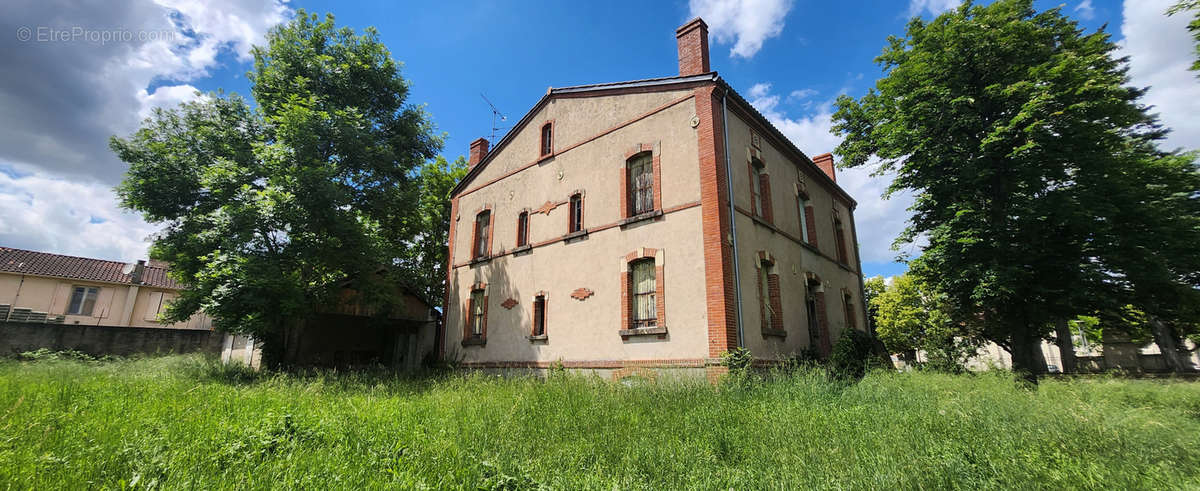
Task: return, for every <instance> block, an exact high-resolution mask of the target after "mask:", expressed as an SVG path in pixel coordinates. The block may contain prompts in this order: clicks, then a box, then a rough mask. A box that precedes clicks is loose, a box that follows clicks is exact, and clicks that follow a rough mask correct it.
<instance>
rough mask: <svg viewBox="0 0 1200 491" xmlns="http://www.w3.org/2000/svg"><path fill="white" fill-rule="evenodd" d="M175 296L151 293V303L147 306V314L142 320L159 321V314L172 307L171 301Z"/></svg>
mask: <svg viewBox="0 0 1200 491" xmlns="http://www.w3.org/2000/svg"><path fill="white" fill-rule="evenodd" d="M173 298H174V295H171V294H169V293H163V292H151V293H150V297H149V302H148V303H147V304H146V313H145V315H143V316H142V320H147V321H157V320H158V314H160V313H162V312H163V311H165V310H166V308H167V306H169V305H171V300H172V299H173Z"/></svg>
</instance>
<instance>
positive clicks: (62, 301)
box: [50, 283, 74, 314]
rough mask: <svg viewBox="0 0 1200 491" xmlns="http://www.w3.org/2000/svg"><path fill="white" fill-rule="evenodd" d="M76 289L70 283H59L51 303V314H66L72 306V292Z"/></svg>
mask: <svg viewBox="0 0 1200 491" xmlns="http://www.w3.org/2000/svg"><path fill="white" fill-rule="evenodd" d="M73 291H74V288H72V286H71V284H70V283H59V284H58V289H57V290H55V292H54V300H53V301H52V303H51V305H50V313H51V314H66V313H67V307H70V306H71V293H72V292H73Z"/></svg>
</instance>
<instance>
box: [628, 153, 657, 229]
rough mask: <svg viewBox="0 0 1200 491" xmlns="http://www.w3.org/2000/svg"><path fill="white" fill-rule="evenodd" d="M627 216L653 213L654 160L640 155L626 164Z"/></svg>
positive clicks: (648, 156) (647, 155)
mask: <svg viewBox="0 0 1200 491" xmlns="http://www.w3.org/2000/svg"><path fill="white" fill-rule="evenodd" d="M628 168H629V180H628V182H629V214H630V216H636V215H641V214H642V213H649V212H651V211H654V159H653V157H652V156H651V155H650V153H641V154H638V155H637V156H635V157H633V159H631V160H630V161H629V163H628Z"/></svg>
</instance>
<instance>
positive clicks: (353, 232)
mask: <svg viewBox="0 0 1200 491" xmlns="http://www.w3.org/2000/svg"><path fill="white" fill-rule="evenodd" d="M252 53H253V56H254V69H253V70H252V71H251V72H250V73H248V74H247V76H248V78H249V80H250V82H251V90H252V93H253V95H254V101H255V103H256V104H257V107H252V106H251V105H250V104H249V103H248V102H247V101H246V100H245V99H243V98H241V97H239V96H237V95H236V94H232V95H226V94H224V93H221V92H217V93H212V94H208V95H205V96H202V97H200V98H198V99H197V100H195V101H192V102H189V103H186V104H183V105H181V106H180V107H178V108H176V109H169V110H157V111H155V112H154V114H153V116H152V117H150V118H149V119H147V120H146V121H145V122H144V123H143V125H142V127H141V128H140V129H139V130H138V131H137V132H135V133H134V134H133V135H131V136H129V137H127V138H117V137H114V138H112V140H111V142H110V146H111V147H112V149H113V151H115V152H116V153H117V155H118V156H119V157H120V158H121V159H122V160H124V161H125V162H128V163H129V171H128V174H127V175H126V177H125V179H124V181H123V182H122V183H121V184H120V186H119V187H118V188H117V193H118V195H119V197H120V199H121V204H122V205H123V206H125V207H127V208H130V209H133V210H137V211H139V212H141V213H142V214H143V216H144V217H145V218H146V219H147V220H149V221H151V222H153V223H158V224H161V225H163V226H164V229H163V231H162V232H161V233H160V234H159V235H158V236H157V237H155V240H154V244H153V246H152V249H151V256H152V257H155V258H159V259H164V260H167V261H170V262H171V263H172V268H171V271H172V273H171V274H172V275H174V276H175V277H176V278H177V279H178V280H180V281H182V282H183V283H185V284H187V285H188V289H187V290H186V291H184V292H183V293H182V295H181V297H180V299H179V300H178V301H177V302H175V304H174V305H173V306H172V307H171V308H170V309H169V311H168V314H167V315H168V317H170V318H172V319H176V320H178V319H184V318H187V317H188V316H190V315H192V314H193V313H195V312H197V311H199V310H201V309H203V310H205V311H207V312H208V313H209V314H211V315H212V316H213V318H214V321H215V323H216V326H217V327H218V328H220V329H223V330H228V331H232V332H242V333H251V334H254V335H256V336H257V337H260V339H268V340H270V339H272V336H274V335H278V334H279V331H280V330H281V329H283V328H285V327H286V326H288V325H289V323H290V322H291V321H292V320H294V319H297V318H299V317H301V316H303V315H305V314H307V313H310V312H311V311H312V310H313V309H314V306H316V305H319V304H321V303H322V302H327V301H328V300H329V299H330V298H331V296H332V294H333V293H334V292H335V291H336V290H338V289H339V288H341V287H342V286H350V287H352V288H355V289H357V290H359V291H360V292H364V293H367V294H369V297H368V298H367V299H366V300H367V301H369V302H372V303H374V304H377V305H379V306H380V307H381V308H379V309H378V311H380V312H386V311H387V307H388V303H389V300H391V299H393V298H394V297H395V295H394V293H395V292H396V291H397V290H396V288H398V287H400V286H402V285H405V284H410V285H411V284H419V283H421V280H420V279H419V278H415V276H414V272H413V271H411V270H406V269H404V268H397V267H394V266H396V265H397V264H400V259H402V258H404V257H406V256H409V255H411V252H410V249H412V248H413V247H414V244H418V243H420V237H421V236H422V234H424V233H426V230H427V229H426V227H428V226H429V224H430V219H428V217H425V216H423V215H422V212H423V211H426V210H425V207H423V206H413V204H414V203H419V202H421V194H422V188H421V186H420V185H418V184H419V179H420V177H422V173H421V172H420V170H419V169H420V166H421V165H422V164H423V163H424V162H426V161H427V160H429V159H431V158H433V157H434V155H435V153H436V152H437V150H438V149H439V148H440V146H441V137H440V136H439V135H436V134H435V133H434V129H433V125H432V123H431V122H430V120H429V118H428V115H427V114H425V112H424V111H423V110H422V109H421V108H420V107H417V106H413V105H411V104H408V103H407V102H406V100H407V97H408V82H407V81H405V80H404V79H403V78H402V77H401V75H400V66H399V64H398V63H397V62H396V61H394V60H392V58H391V56H390V54H389V53H388V50H387V49H386V47H384V45H383V44H382V43H381V42H380V41H379V39H378V34H377V33H376V32H375V30H374V29H371V28H368V29H367V30H366V32H365V33H364V34H361V35H358V34H355V33H354V32H353V31H352V30H351V29H349V28H345V27H343V28H337V27H336V26H335V25H334V20H333V17H332V16H326V17H325V18H324V20H320V19H319V18H318V16H316V15H310V14H308V13H305V12H304V11H302V10H301V11H299V12H298V13H297V15H296V17H295V18H294V19H293V20H292V21H291V22H289V23H286V24H282V25H280V26H277V27H275V28H274V29H272V30H271V31H270V33H269V34H268V36H267V44H266V46H256V47H254V49H253V50H252ZM436 186H441V187H444V186H443V185H442V184H440V183H439V184H436ZM418 264H419V263H418Z"/></svg>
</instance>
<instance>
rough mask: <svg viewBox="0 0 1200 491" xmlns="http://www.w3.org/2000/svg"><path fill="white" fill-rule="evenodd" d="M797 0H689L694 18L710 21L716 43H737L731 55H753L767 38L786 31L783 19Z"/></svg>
mask: <svg viewBox="0 0 1200 491" xmlns="http://www.w3.org/2000/svg"><path fill="white" fill-rule="evenodd" d="M792 2H793V0H689V1H688V10H689V11H690V14H689V15H691V16H692V17H702V18H704V22H706V23H708V28H709V34H710V35H712V37H713V38H714V39H716V42H718V43H722V44H729V43H731V42H732V43H733V47H732V48H730V51H729V56H739V57H742V58H751V57H753V56H754V54H755V53H758V50H759V49H762V44H763V41H766V40H767V39H769V38H773V37H775V36H778V35H779V33H781V32H783V19H784V17H785V16H787V13H788V11H789V10H791V9H792Z"/></svg>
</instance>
